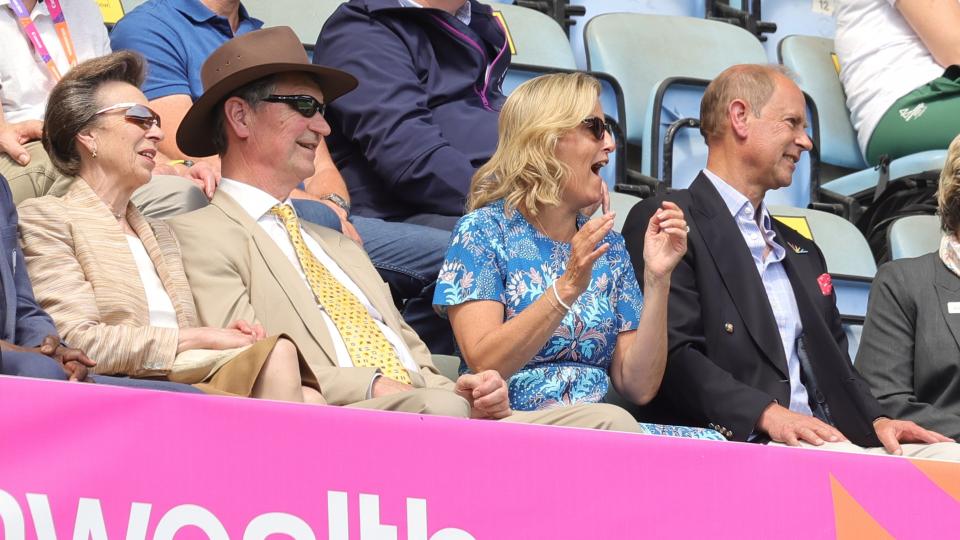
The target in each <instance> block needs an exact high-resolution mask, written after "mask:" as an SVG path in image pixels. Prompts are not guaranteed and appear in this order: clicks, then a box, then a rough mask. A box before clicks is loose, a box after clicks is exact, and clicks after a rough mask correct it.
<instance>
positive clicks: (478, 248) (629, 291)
mask: <svg viewBox="0 0 960 540" xmlns="http://www.w3.org/2000/svg"><path fill="white" fill-rule="evenodd" d="M585 222H586V218H585V217H583V216H580V218H579V219H578V227H579V226H582V225H583V224H584V223H585ZM603 242H606V243H609V244H610V249H609V250H608V251H607V252H606V253H605V254H604V255H603V256H601V257H600V259H598V260H597V261H596V263H595V264H594V267H593V275H592V278H591V281H590V286H589V288H588V289H587V290H586V291H585V292H584V293H583V294H582V295H580V298H578V299H577V301H576V302H574V303H573V304H572V306H571V307H572V309H571V310H570V312H569V313H567V315H566V316H565V317H564V318H563V321H562V322H561V323H560V326H559V327H558V328H557V329H556V331H555V332H554V333H553V335H552V336H551V337H550V338H549V339H548V340H547V342H546V344H544V346H543V348H542V349H540V351H539V352H537V354H536V355H535V356H534V357H533V358H532V359H531V360H530V361H529V362H528V363H527V365H526V366H524V367H523V368H522V369H521V370H520V371H519V372H517V373H516V374H514V375H513V376H512V377H510V380H509V381H508V386H509V391H510V405H511V407H513V408H514V409H516V410H520V411H527V410H537V409H546V408H551V407H561V406H564V405H570V404H575V403H596V402H600V401H602V400H603V397H604V396H605V395H606V393H607V390H608V389H609V387H610V377H609V375H608V371H609V368H610V363H611V361H612V359H613V350H614V348H615V347H616V344H617V335H618V334H619V333H620V332H626V331H629V330H634V329H636V328H637V325H638V322H639V319H640V311H641V309H642V304H643V297H642V295H641V293H640V287H639V285H638V284H637V279H636V276H635V275H634V272H633V265H632V264H631V262H630V256H629V254H628V253H627V250H626V246H625V244H624V241H623V237H622V236H620V234H619V233H616V232H610V233H609V234H607V236H606V237H605V238H604V239H603ZM569 257H570V244H568V243H564V242H557V241H554V240H551V239H550V238H548V237H546V236H544V235H543V234H542V233H540V231H538V230H537V229H536V228H534V227H533V226H532V225H531V224H530V223H529V222H527V220H526V218H524V217H523V214H521V213H520V212H517V211H513V212H510V213H509V214H507V213H506V212H505V209H504V205H503V202H502V201H497V202H495V203H493V204H491V205H489V206H486V207H484V208H481V209H478V210H475V211H473V212H470V213H469V214H467V215H465V216H463V218H461V219H460V221H459V222H458V223H457V227H456V228H455V229H454V232H453V237H452V239H451V244H450V248H449V249H448V250H447V256H446V259H445V260H444V263H443V266H442V267H441V269H440V276H439V279H438V280H437V287H436V292H435V294H434V297H433V303H434V305H435V306H437V309H438V311H439V312H440V313H441V314H445V311H446V307H448V306H455V305H459V304H463V303H465V302H469V301H471V300H495V301H497V302H500V303H501V304H503V305H504V317H505V320H510V319H512V318H513V317H516V316H517V315H518V314H519V313H521V312H522V311H523V310H524V309H526V307H527V306H529V305H530V304H532V303H533V302H535V301H536V300H537V299H538V298H540V296H541V295H543V294H552V292H550V291H548V290H547V289H548V288H549V287H550V285H551V284H552V283H553V282H554V281H555V280H556V279H557V278H558V277H560V276H561V275H562V274H563V272H564V269H565V268H566V263H567V259H568V258H569ZM460 370H461V372H464V371H466V366H465V364H463V363H461V366H460Z"/></svg>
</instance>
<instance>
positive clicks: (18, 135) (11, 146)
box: [0, 105, 43, 166]
mask: <svg viewBox="0 0 960 540" xmlns="http://www.w3.org/2000/svg"><path fill="white" fill-rule="evenodd" d="M42 133H43V122H41V121H40V120H25V121H23V122H12V123H7V121H6V118H5V117H4V115H3V105H0V154H6V155H8V156H10V157H11V158H13V159H14V161H16V162H17V163H19V164H20V165H24V166H25V165H27V164H29V163H30V153H29V152H27V149H26V148H24V147H23V145H25V144H27V143H28V142H30V141H36V140H39V139H40V136H41V135H42Z"/></svg>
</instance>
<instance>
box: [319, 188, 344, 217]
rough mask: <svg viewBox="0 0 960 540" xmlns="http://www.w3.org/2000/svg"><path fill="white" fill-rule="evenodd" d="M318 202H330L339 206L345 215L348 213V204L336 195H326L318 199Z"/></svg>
mask: <svg viewBox="0 0 960 540" xmlns="http://www.w3.org/2000/svg"><path fill="white" fill-rule="evenodd" d="M320 200H321V201H330V202H332V203H333V204H335V205H337V206H339V207H340V208H343V211H344V212H346V213H347V214H349V213H350V203H349V202H347V200H346V199H344V198H343V197H341V196H340V195H337V194H336V193H328V194H326V195H324V196H322V197H320Z"/></svg>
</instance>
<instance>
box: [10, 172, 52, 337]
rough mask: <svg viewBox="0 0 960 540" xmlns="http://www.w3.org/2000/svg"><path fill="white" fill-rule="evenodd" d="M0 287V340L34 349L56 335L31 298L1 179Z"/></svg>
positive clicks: (14, 210) (14, 222) (12, 208)
mask: <svg viewBox="0 0 960 540" xmlns="http://www.w3.org/2000/svg"><path fill="white" fill-rule="evenodd" d="M0 286H2V287H3V294H0V301H2V305H0V339H2V340H4V341H7V342H10V343H13V344H15V345H20V346H21V347H37V346H39V345H40V343H41V342H42V341H43V338H45V337H47V336H48V335H53V336H56V335H58V334H57V328H56V327H55V326H54V325H53V319H51V318H50V316H49V315H47V313H46V312H45V311H43V309H41V308H40V306H39V305H38V304H37V300H36V299H35V298H34V297H33V286H32V285H31V284H30V276H29V275H28V274H27V266H26V264H25V263H24V260H23V251H21V250H20V235H19V234H18V229H17V207H16V205H15V204H14V203H13V196H12V195H11V193H10V186H9V185H8V184H7V180H6V178H4V177H3V176H0Z"/></svg>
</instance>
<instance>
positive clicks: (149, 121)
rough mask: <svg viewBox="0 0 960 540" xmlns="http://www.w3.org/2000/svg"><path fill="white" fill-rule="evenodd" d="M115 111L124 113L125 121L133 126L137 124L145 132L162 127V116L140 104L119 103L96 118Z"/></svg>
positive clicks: (96, 113)
mask: <svg viewBox="0 0 960 540" xmlns="http://www.w3.org/2000/svg"><path fill="white" fill-rule="evenodd" d="M113 111H123V119H124V120H126V121H127V122H130V123H131V124H136V125H138V126H140V127H141V128H143V129H144V130H147V129H150V128H152V127H153V126H157V127H160V115H159V114H157V113H155V112H153V110H151V109H150V107H147V106H146V105H140V104H139V103H117V104H116V105H111V106H109V107H104V108H102V109H100V110H99V111H97V112H95V113H94V116H98V115H101V114H106V113H108V112H113Z"/></svg>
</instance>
